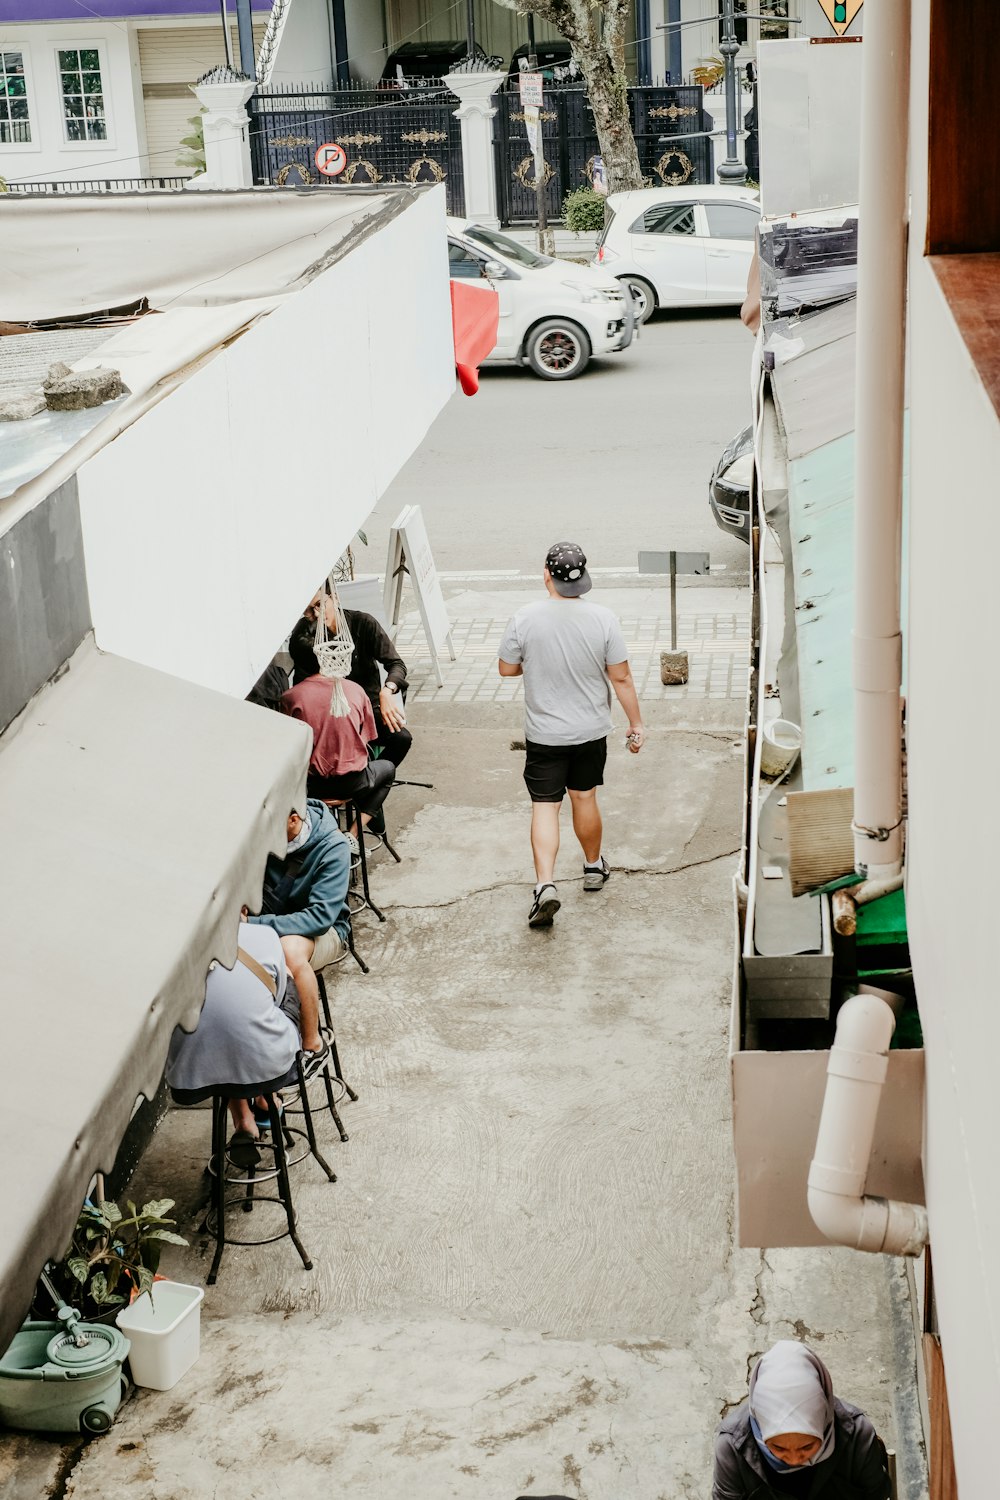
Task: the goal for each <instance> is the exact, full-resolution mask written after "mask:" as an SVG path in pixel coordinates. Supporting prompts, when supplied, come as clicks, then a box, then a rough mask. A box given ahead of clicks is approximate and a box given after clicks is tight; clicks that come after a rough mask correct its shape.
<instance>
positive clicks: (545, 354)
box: [524, 318, 590, 380]
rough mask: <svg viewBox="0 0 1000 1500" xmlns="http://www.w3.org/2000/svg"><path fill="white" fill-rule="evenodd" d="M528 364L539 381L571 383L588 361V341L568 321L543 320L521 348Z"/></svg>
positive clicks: (579, 329) (575, 325)
mask: <svg viewBox="0 0 1000 1500" xmlns="http://www.w3.org/2000/svg"><path fill="white" fill-rule="evenodd" d="M524 352H525V355H526V357H527V360H528V364H529V365H530V366H531V368H532V369H533V370H534V372H535V374H536V375H540V376H541V377H542V379H543V380H573V379H574V378H575V377H576V376H577V375H580V374H582V373H583V371H584V370H585V369H586V367H587V361H588V360H589V359H590V340H589V339H588V338H587V335H586V334H585V333H584V331H583V329H582V328H581V327H580V326H579V325H578V324H577V323H573V322H571V321H570V320H569V319H563V318H546V319H545V321H544V323H539V325H538V327H537V328H533V329H532V330H531V332H530V333H529V335H528V341H527V343H526V344H525V346H524Z"/></svg>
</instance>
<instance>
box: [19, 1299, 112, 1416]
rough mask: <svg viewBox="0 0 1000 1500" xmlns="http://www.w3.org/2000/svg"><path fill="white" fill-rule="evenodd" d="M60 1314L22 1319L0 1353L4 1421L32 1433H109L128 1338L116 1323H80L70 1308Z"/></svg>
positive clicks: (78, 1317)
mask: <svg viewBox="0 0 1000 1500" xmlns="http://www.w3.org/2000/svg"><path fill="white" fill-rule="evenodd" d="M59 1316H60V1321H59V1322H58V1323H34V1322H31V1321H30V1320H29V1321H28V1322H26V1323H23V1324H22V1325H21V1329H20V1332H18V1333H16V1334H15V1335H14V1339H13V1342H12V1343H11V1345H10V1348H9V1349H8V1350H7V1351H6V1353H5V1354H4V1355H3V1356H2V1357H0V1422H2V1423H3V1425H4V1426H5V1427H17V1428H21V1429H23V1430H26V1431H28V1432H88V1433H98V1432H107V1430H108V1428H109V1427H110V1426H111V1424H112V1422H113V1421H114V1419H115V1413H116V1412H117V1410H118V1406H119V1404H120V1402H121V1399H122V1391H123V1387H124V1384H125V1382H124V1377H123V1375H122V1365H123V1363H124V1361H125V1359H126V1357H127V1356H128V1351H129V1341H128V1339H127V1338H125V1337H124V1335H123V1334H121V1333H119V1331H118V1329H117V1328H112V1327H111V1326H105V1325H103V1324H98V1323H81V1322H80V1314H79V1313H78V1312H76V1311H75V1310H74V1309H72V1308H69V1307H64V1308H62V1309H61V1310H60V1315H59Z"/></svg>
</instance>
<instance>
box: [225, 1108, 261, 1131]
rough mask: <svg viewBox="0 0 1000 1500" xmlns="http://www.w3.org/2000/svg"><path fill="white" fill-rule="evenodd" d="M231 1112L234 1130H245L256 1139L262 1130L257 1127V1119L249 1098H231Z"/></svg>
mask: <svg viewBox="0 0 1000 1500" xmlns="http://www.w3.org/2000/svg"><path fill="white" fill-rule="evenodd" d="M229 1113H230V1115H231V1116H232V1121H233V1129H234V1130H245V1131H246V1133H247V1135H252V1136H253V1138H254V1140H256V1139H257V1137H258V1136H259V1134H260V1131H259V1130H258V1128H257V1121H256V1120H255V1119H254V1113H253V1109H252V1107H251V1104H250V1100H249V1099H230V1101H229Z"/></svg>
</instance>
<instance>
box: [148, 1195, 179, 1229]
mask: <svg viewBox="0 0 1000 1500" xmlns="http://www.w3.org/2000/svg"><path fill="white" fill-rule="evenodd" d="M173 1206H174V1200H173V1198H151V1199H150V1200H149V1202H148V1203H144V1204H143V1205H142V1217H143V1218H144V1219H162V1217H163V1215H164V1214H165V1213H166V1212H167V1209H168V1208H173ZM168 1222H170V1223H172V1222H173V1220H170V1221H168Z"/></svg>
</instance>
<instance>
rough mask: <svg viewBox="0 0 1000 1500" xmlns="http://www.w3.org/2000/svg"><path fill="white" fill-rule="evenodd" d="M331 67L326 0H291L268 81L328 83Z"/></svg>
mask: <svg viewBox="0 0 1000 1500" xmlns="http://www.w3.org/2000/svg"><path fill="white" fill-rule="evenodd" d="M333 71H334V69H333V45H332V42H331V40H330V10H329V6H328V5H327V3H326V0H292V3H291V4H290V5H289V7H288V11H287V14H286V16H285V19H284V23H283V25H282V28H281V33H280V35H279V37H278V48H277V51H276V53H275V55H274V62H273V64H272V66H271V72H270V77H269V79H268V82H269V84H271V85H272V86H273V85H281V84H289V83H303V84H306V83H310V84H328V83H329V82H330V80H331V78H332V77H333Z"/></svg>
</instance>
